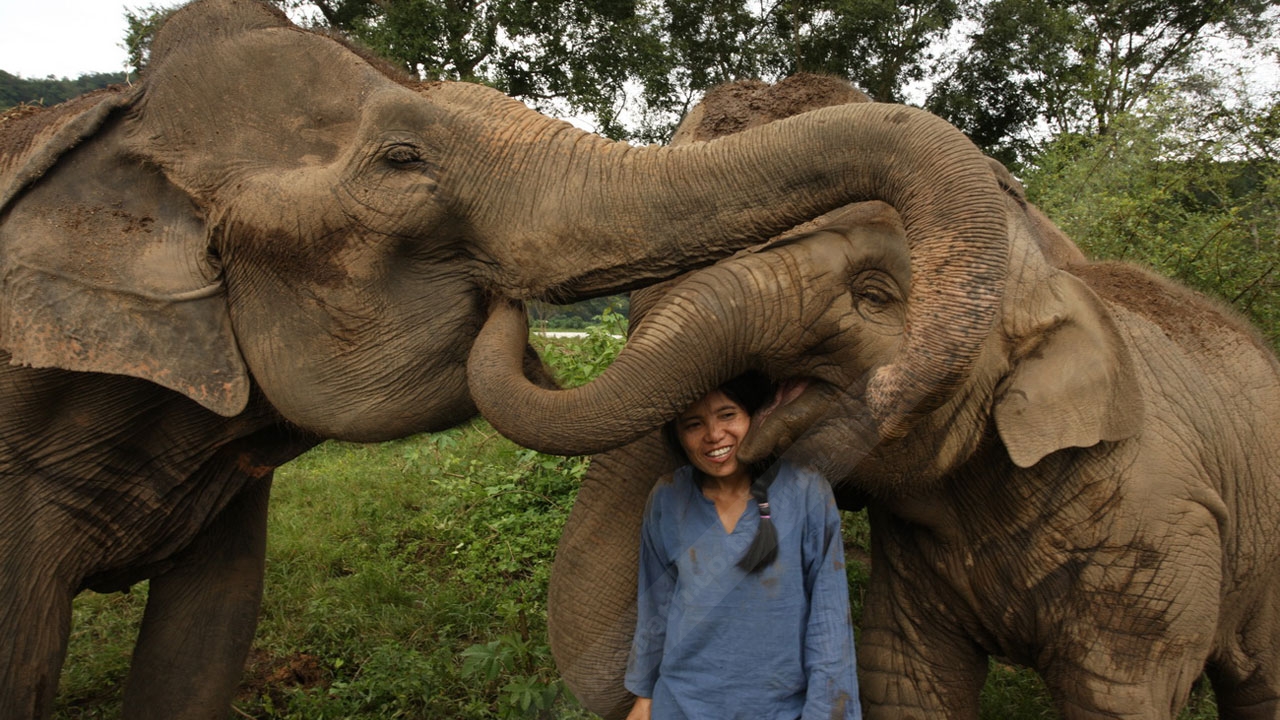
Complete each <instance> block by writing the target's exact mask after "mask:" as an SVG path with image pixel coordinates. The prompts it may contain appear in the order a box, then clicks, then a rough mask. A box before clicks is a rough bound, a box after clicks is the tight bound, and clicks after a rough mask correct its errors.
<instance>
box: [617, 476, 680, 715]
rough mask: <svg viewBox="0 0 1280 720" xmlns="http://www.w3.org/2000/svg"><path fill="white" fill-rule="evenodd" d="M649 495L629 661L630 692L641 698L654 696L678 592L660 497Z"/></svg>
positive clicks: (641, 547) (627, 683)
mask: <svg viewBox="0 0 1280 720" xmlns="http://www.w3.org/2000/svg"><path fill="white" fill-rule="evenodd" d="M660 494H661V491H659V492H657V493H655V494H654V495H652V496H650V499H649V506H648V507H647V508H645V516H644V523H643V525H642V526H641V528H640V573H639V580H638V583H637V586H638V587H637V590H638V591H637V593H636V633H635V636H634V637H633V638H632V641H631V655H630V657H629V658H628V659H627V676H626V679H625V683H624V684H625V686H626V688H627V690H630V691H631V692H632V693H634V694H635V695H637V696H639V697H644V698H651V697H653V688H654V685H656V684H657V682H658V667H659V666H660V665H661V664H662V648H663V644H664V643H665V642H666V638H667V611H668V609H669V608H670V606H671V594H672V593H673V592H674V591H675V584H676V568H675V564H674V563H672V562H671V559H670V558H668V557H667V553H666V546H665V545H664V543H663V542H662V528H661V521H662V513H661V507H660V505H661V503H660V498H659V495H660Z"/></svg>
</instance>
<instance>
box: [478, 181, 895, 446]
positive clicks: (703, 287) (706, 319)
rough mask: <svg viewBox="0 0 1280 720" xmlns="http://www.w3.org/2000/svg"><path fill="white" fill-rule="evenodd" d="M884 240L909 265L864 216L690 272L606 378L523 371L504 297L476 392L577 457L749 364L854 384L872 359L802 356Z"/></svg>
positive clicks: (536, 438)
mask: <svg viewBox="0 0 1280 720" xmlns="http://www.w3.org/2000/svg"><path fill="white" fill-rule="evenodd" d="M868 205H875V206H878V207H884V206H883V205H880V204H878V203H871V204H868ZM865 211H866V208H865V207H863V208H859V209H858V210H855V211H854V213H855V214H857V213H858V212H864V213H865ZM886 244H892V245H895V246H897V247H898V248H899V250H898V255H900V256H901V258H902V260H901V262H902V264H904V265H905V264H906V262H907V260H906V253H905V249H903V248H901V245H902V241H901V234H900V232H899V233H886V232H881V231H880V230H879V229H877V227H876V226H870V227H867V226H863V227H860V228H859V229H858V231H857V232H853V231H848V230H840V231H835V230H821V231H817V232H814V233H811V234H807V235H803V236H800V237H798V238H796V239H793V240H788V241H784V242H782V243H780V244H778V245H775V246H771V247H769V248H767V249H766V250H764V251H760V252H755V253H746V254H743V255H740V256H737V257H735V258H733V259H731V260H729V261H726V262H724V263H721V264H719V265H716V266H713V267H711V268H707V269H705V270H702V271H699V272H697V273H694V274H692V275H690V276H689V277H688V278H686V279H685V280H683V281H681V282H680V283H678V284H676V285H675V286H674V287H672V288H671V289H670V291H669V292H668V293H667V294H666V295H665V296H664V297H663V298H662V300H661V301H660V302H658V303H657V304H656V305H655V306H654V307H653V308H652V309H651V310H649V312H648V313H647V314H646V315H645V318H644V320H643V322H641V323H640V324H638V325H637V326H636V327H635V328H634V331H633V332H632V334H631V337H630V339H629V340H628V342H627V345H626V347H625V348H624V349H623V350H622V352H621V353H620V354H619V356H618V358H617V359H616V360H615V361H614V362H613V364H612V365H611V366H610V367H609V368H607V369H606V370H605V371H604V373H602V374H601V375H600V377H598V378H597V379H595V380H594V381H592V382H591V383H589V384H587V385H584V386H582V387H578V388H572V389H568V390H548V389H544V388H541V387H537V386H535V385H534V384H532V383H531V382H529V381H528V380H526V379H525V376H524V374H523V372H522V369H521V351H522V350H523V348H524V346H525V344H526V342H527V338H528V328H527V324H526V320H525V313H524V310H523V308H522V307H520V306H518V305H515V304H512V303H509V302H506V301H496V302H495V303H494V305H493V306H492V308H491V313H490V317H489V320H488V322H487V323H486V324H485V327H484V328H483V329H482V330H481V332H480V336H479V338H478V339H477V341H476V344H475V346H474V348H473V350H472V354H471V358H470V362H469V366H468V377H469V381H470V384H471V393H472V396H473V397H474V398H475V401H476V404H477V407H478V408H479V409H480V411H481V413H482V414H483V415H484V416H485V417H486V418H487V419H488V420H489V421H490V423H492V424H493V426H494V427H495V428H497V429H498V430H499V431H500V432H502V433H503V434H504V435H506V436H507V437H509V438H511V439H512V440H514V441H515V442H517V443H520V444H521V445H524V446H526V447H531V448H536V449H538V450H541V451H543V452H550V453H556V454H562V455H579V454H589V453H595V452H601V451H603V450H605V449H608V448H611V447H615V446H617V445H620V444H623V443H626V442H630V441H631V440H634V439H636V438H638V437H640V436H641V435H643V434H644V433H646V432H648V431H650V430H652V429H653V428H654V427H656V426H658V425H660V424H662V423H663V422H665V421H666V420H668V419H670V418H671V417H674V416H675V415H676V414H677V413H678V412H679V411H680V410H682V409H683V408H685V407H687V406H688V405H689V404H690V403H692V402H693V401H694V400H696V399H697V398H698V397H700V396H701V395H702V394H703V393H705V392H706V391H707V390H708V389H709V388H712V387H715V386H717V385H718V384H719V383H721V382H723V381H725V380H727V379H729V378H731V377H733V376H735V375H738V374H740V373H742V372H745V371H746V370H748V369H756V370H761V371H763V372H765V373H767V374H769V375H771V376H773V377H775V378H780V377H806V378H814V379H817V380H819V381H821V382H822V383H824V384H826V385H828V386H830V387H841V388H844V387H849V386H851V385H853V384H855V381H856V380H857V378H856V377H852V376H851V375H860V374H863V373H865V372H866V371H867V370H868V368H866V367H859V366H858V364H857V363H856V362H850V363H840V362H831V360H830V358H823V359H821V361H820V362H817V363H813V365H814V366H813V367H804V366H803V365H802V362H803V361H798V360H797V359H796V358H797V355H800V354H801V353H802V351H803V349H805V348H812V347H816V346H819V345H821V344H822V343H823V342H824V340H829V339H830V338H832V337H835V336H836V335H838V334H839V333H840V332H841V329H842V326H843V325H845V324H846V323H844V322H843V320H844V319H845V318H846V317H847V315H848V313H850V312H853V310H852V308H851V305H850V298H849V295H848V283H847V281H848V278H849V276H850V274H851V273H852V272H853V271H854V268H855V267H858V266H860V263H862V262H864V258H865V256H867V255H868V254H876V255H883V254H884V252H885V250H884V246H885V245H886Z"/></svg>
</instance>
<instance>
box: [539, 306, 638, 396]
mask: <svg viewBox="0 0 1280 720" xmlns="http://www.w3.org/2000/svg"><path fill="white" fill-rule="evenodd" d="M626 336H627V318H626V317H625V316H624V315H623V314H622V313H619V312H614V310H613V308H611V307H606V308H605V309H604V310H603V311H601V313H600V314H599V315H597V316H596V324H595V325H593V326H591V327H590V328H588V329H587V334H586V336H585V337H582V338H559V339H556V340H555V341H548V340H546V339H544V338H540V337H536V336H535V337H534V338H533V343H534V347H536V348H538V351H539V352H540V353H541V354H542V357H543V359H544V361H545V362H546V363H547V365H548V367H550V368H551V370H552V372H553V373H554V374H555V377H556V380H557V381H559V383H560V385H561V386H563V387H577V386H579V385H582V384H584V383H586V382H587V381H588V380H590V379H591V378H594V377H595V376H596V375H599V374H600V373H601V372H604V369H605V368H607V367H609V364H610V363H612V362H613V359H614V358H616V357H617V356H618V353H619V352H620V351H621V350H622V344H623V339H624V338H625V337H626Z"/></svg>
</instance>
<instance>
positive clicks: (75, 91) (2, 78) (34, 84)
mask: <svg viewBox="0 0 1280 720" xmlns="http://www.w3.org/2000/svg"><path fill="white" fill-rule="evenodd" d="M128 78H129V76H128V74H127V73H123V72H117V73H89V74H86V75H81V76H80V77H78V78H76V79H74V80H72V79H70V78H55V77H53V76H49V77H46V78H39V79H33V78H24V77H20V76H18V75H13V74H11V73H7V72H5V71H4V70H0V111H4V110H8V109H9V108H11V107H14V106H16V105H23V104H26V105H57V104H58V103H60V102H63V101H65V100H70V99H71V98H73V97H75V96H77V95H82V94H84V93H87V92H89V91H90V90H98V89H101V88H104V87H107V86H108V85H115V84H120V83H125V82H128Z"/></svg>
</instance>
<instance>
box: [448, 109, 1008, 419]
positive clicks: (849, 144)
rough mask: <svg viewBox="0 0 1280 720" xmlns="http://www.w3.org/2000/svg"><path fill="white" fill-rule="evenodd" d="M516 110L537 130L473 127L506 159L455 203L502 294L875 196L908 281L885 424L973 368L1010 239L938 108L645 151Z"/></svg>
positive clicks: (720, 248)
mask: <svg viewBox="0 0 1280 720" xmlns="http://www.w3.org/2000/svg"><path fill="white" fill-rule="evenodd" d="M510 112H511V113H513V114H514V113H517V111H516V110H511V111H510ZM523 112H528V111H523ZM529 114H530V115H534V113H529ZM521 117H525V116H521ZM527 122H528V123H529V124H531V126H532V131H526V130H529V128H522V130H521V131H520V132H513V131H512V129H511V128H512V127H513V125H512V120H511V119H510V118H504V119H501V120H495V121H494V122H493V123H491V124H490V125H489V126H488V129H487V130H485V131H484V133H483V137H479V136H477V137H473V138H471V139H470V140H469V141H468V143H469V144H472V145H474V144H476V143H479V144H482V145H483V144H486V143H487V144H488V145H490V146H493V147H495V149H494V151H493V152H494V153H495V154H496V155H497V156H498V158H499V159H498V160H497V161H496V164H497V165H498V167H497V168H494V167H487V168H480V169H477V170H475V171H472V172H473V173H474V174H476V175H477V176H480V175H483V182H484V183H486V189H487V190H488V192H472V193H469V196H470V197H485V198H486V199H487V201H486V203H485V204H483V205H475V206H472V207H468V208H466V209H465V212H464V215H465V216H466V217H467V218H468V222H469V223H470V225H471V227H472V229H473V230H474V233H473V235H474V236H475V237H476V238H477V242H476V244H477V246H478V247H479V254H480V255H481V256H482V259H484V260H486V261H488V264H489V266H490V267H492V268H494V269H495V270H494V272H495V277H494V278H493V279H492V282H493V288H494V290H495V292H496V294H499V295H506V296H509V297H517V298H548V299H551V300H553V301H557V302H560V301H568V300H573V299H576V298H580V297H586V296H594V295H600V294H607V293H612V292H620V291H623V290H629V289H634V288H636V287H640V286H643V285H647V284H650V283H652V282H654V281H658V280H662V279H665V278H669V277H673V276H674V275H676V274H678V273H679V272H682V271H684V270H688V269H691V268H694V267H698V266H700V265H705V264H708V263H711V262H714V261H715V260H716V259H718V258H720V257H723V256H724V255H726V254H727V253H729V252H731V251H732V250H735V249H738V248H741V247H745V246H748V245H752V244H755V243H758V242H761V241H763V240H766V239H767V238H769V237H771V236H774V235H776V234H778V233H781V232H783V231H785V230H788V229H790V228H792V227H794V226H796V225H798V224H800V223H802V222H804V221H807V220H810V219H812V218H814V217H817V216H819V215H821V214H822V213H824V212H827V211H830V210H832V209H834V208H838V207H840V206H843V205H845V204H848V203H851V202H854V201H862V200H883V201H885V202H887V203H888V204H890V205H892V206H893V207H894V208H895V209H896V210H897V211H898V212H899V214H900V215H901V216H902V219H903V224H904V226H905V228H906V233H907V238H908V242H909V243H910V245H911V247H912V249H913V261H912V263H913V275H914V277H915V278H916V280H917V282H916V283H915V285H914V288H913V290H912V297H911V302H910V304H909V310H908V313H909V315H908V320H907V327H908V335H907V343H906V347H905V349H904V351H903V354H902V358H901V361H900V362H896V363H893V364H892V365H890V366H888V367H885V368H883V369H882V370H881V372H880V373H879V375H878V376H877V377H875V378H873V379H872V381H871V384H870V387H869V390H868V401H869V403H870V404H871V406H872V408H873V411H874V413H875V415H876V417H877V419H878V421H879V426H880V432H881V434H882V436H885V437H895V436H898V435H900V434H901V433H902V432H904V431H905V428H906V426H907V425H908V424H909V422H910V419H911V418H912V417H913V416H915V415H917V414H922V413H924V412H927V411H928V410H930V409H932V408H931V407H930V406H928V405H926V402H927V398H931V397H935V396H937V395H938V394H939V391H940V390H941V391H942V392H941V394H945V393H946V392H948V391H950V390H952V389H954V388H956V387H958V386H959V385H960V383H961V382H962V381H963V379H964V377H966V375H967V373H968V371H969V368H970V367H971V366H972V363H973V362H974V359H975V358H976V356H977V353H978V348H979V346H980V343H981V339H982V338H983V337H985V335H986V333H987V331H988V330H989V329H990V327H991V324H992V322H993V321H994V317H995V313H996V306H997V302H998V298H999V297H1000V294H1001V291H1002V283H1003V278H1004V268H1005V266H1006V264H1007V260H1008V248H1007V242H1006V239H1005V224H1004V214H1003V209H1004V208H1003V201H1002V197H1003V196H1002V195H1001V193H1000V191H999V189H998V187H997V185H996V181H995V179H994V177H993V176H992V174H991V171H990V167H989V164H988V162H987V160H986V158H985V157H984V156H983V155H982V154H981V152H979V151H978V149H977V148H976V147H974V145H973V144H972V143H971V142H969V140H968V139H967V138H965V137H964V135H963V134H962V133H960V132H959V131H958V130H956V129H955V128H953V127H952V126H950V125H949V124H947V123H946V122H945V121H943V120H941V119H939V118H937V117H935V116H933V115H930V114H928V113H926V112H923V111H919V110H914V109H912V108H907V107H901V106H891V105H882V104H877V103H863V104H854V105H841V106H836V107H828V108H823V109H820V110H815V111H813V112H809V113H805V114H803V115H800V116H796V117H792V118H788V119H785V120H779V121H776V122H773V123H769V124H768V125H765V126H762V127H757V128H754V129H751V130H747V131H744V132H741V133H737V134H734V135H731V136H727V137H723V138H719V139H716V140H712V141H709V142H704V143H693V144H689V145H685V146H681V147H648V148H635V147H630V146H626V145H622V144H618V143H608V142H607V141H605V140H603V139H601V138H598V137H595V136H591V135H587V134H585V133H582V132H580V131H578V130H575V129H573V128H572V127H570V126H568V125H567V124H564V123H559V122H557V121H550V120H547V119H545V118H544V119H541V120H537V121H535V120H534V119H527ZM503 143H505V145H503ZM499 146H501V148H500V147H499ZM495 182H500V183H501V187H492V185H493V184H494V183H495ZM513 208H515V211H513ZM512 218H517V219H518V221H517V222H512ZM957 248H961V249H960V250H959V251H957ZM619 268H623V269H621V270H620V269H619ZM664 392H665V391H664ZM645 395H646V398H641V399H642V400H646V403H645V404H647V393H645ZM664 405H665V403H664Z"/></svg>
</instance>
